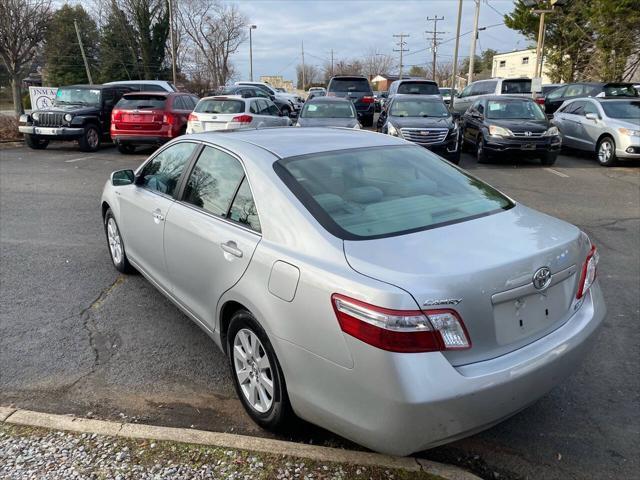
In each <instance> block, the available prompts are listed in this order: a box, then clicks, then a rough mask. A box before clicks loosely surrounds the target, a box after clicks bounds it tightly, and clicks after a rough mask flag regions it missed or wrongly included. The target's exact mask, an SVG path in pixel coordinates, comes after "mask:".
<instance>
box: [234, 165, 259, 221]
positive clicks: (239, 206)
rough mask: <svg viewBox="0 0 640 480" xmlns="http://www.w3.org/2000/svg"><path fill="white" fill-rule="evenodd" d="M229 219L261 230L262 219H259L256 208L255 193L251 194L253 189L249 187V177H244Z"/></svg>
mask: <svg viewBox="0 0 640 480" xmlns="http://www.w3.org/2000/svg"><path fill="white" fill-rule="evenodd" d="M229 219H230V220H233V221H234V222H238V223H240V224H242V225H244V226H245V227H248V228H250V229H251V230H255V231H256V232H260V231H261V229H260V220H259V219H258V211H257V210H256V204H255V203H254V201H253V195H251V189H250V188H249V182H247V177H244V179H243V180H242V184H240V188H239V189H238V193H236V197H235V198H234V199H233V203H232V204H231V209H230V210H229Z"/></svg>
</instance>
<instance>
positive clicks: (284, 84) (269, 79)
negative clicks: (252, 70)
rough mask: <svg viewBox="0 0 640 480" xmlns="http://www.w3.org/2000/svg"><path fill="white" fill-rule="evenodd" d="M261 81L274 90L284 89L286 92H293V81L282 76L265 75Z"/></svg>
mask: <svg viewBox="0 0 640 480" xmlns="http://www.w3.org/2000/svg"><path fill="white" fill-rule="evenodd" d="M260 81H261V82H264V83H268V84H269V85H271V86H272V87H273V88H284V89H285V90H286V91H288V92H290V91H293V90H294V88H293V80H285V79H284V78H283V77H282V75H263V76H262V77H260Z"/></svg>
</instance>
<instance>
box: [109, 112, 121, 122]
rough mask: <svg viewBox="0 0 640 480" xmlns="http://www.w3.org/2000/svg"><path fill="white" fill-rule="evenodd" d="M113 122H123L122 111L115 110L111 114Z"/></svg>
mask: <svg viewBox="0 0 640 480" xmlns="http://www.w3.org/2000/svg"><path fill="white" fill-rule="evenodd" d="M111 121H112V122H121V121H122V110H113V111H112V112H111Z"/></svg>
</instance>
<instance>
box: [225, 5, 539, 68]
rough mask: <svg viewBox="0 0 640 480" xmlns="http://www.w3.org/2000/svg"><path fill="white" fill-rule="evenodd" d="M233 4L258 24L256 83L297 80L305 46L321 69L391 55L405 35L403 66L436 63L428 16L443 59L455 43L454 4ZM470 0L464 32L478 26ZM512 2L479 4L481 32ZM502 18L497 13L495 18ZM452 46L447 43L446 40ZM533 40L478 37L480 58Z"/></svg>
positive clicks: (243, 63) (243, 56) (466, 39)
mask: <svg viewBox="0 0 640 480" xmlns="http://www.w3.org/2000/svg"><path fill="white" fill-rule="evenodd" d="M225 1H226V2H227V3H235V4H237V5H238V6H239V8H240V10H241V11H242V12H243V13H244V14H245V15H247V17H248V18H249V20H250V22H251V23H253V24H256V25H257V27H258V28H257V29H256V30H253V71H254V79H256V80H257V79H258V78H259V77H260V75H283V76H284V77H285V79H290V80H293V79H294V78H295V66H296V65H297V64H298V63H300V49H301V42H302V41H304V50H305V63H313V64H315V65H318V66H321V65H322V64H323V62H324V60H325V59H328V58H329V57H330V50H331V49H332V48H333V49H334V51H335V53H334V57H335V59H336V60H337V59H341V58H353V57H357V56H359V55H361V54H363V53H364V52H366V51H367V49H368V48H370V47H373V48H376V49H377V50H378V52H380V53H385V54H390V55H391V54H393V55H394V56H396V57H397V55H398V53H394V52H393V49H394V48H397V47H396V46H395V45H394V42H395V41H397V39H394V38H393V37H392V35H393V34H397V33H408V34H410V35H411V36H410V37H409V38H407V39H406V42H407V46H406V48H408V49H409V52H407V53H406V54H405V61H404V63H405V65H406V66H407V67H406V68H407V69H408V68H410V66H411V65H420V66H424V65H425V64H426V63H427V62H431V50H430V49H427V40H426V38H427V35H426V34H425V33H424V32H425V30H433V22H427V17H431V18H433V17H434V16H436V15H437V16H438V17H442V16H444V17H445V18H444V20H443V21H440V22H438V30H439V31H443V32H447V33H443V34H441V37H442V38H443V40H444V42H443V44H442V45H441V46H440V47H439V48H438V58H439V59H441V60H442V61H446V60H449V61H451V60H452V59H453V49H454V45H455V40H454V37H455V32H456V17H457V6H458V1H457V0H225ZM474 5H475V2H474V1H473V0H464V3H463V7H462V24H461V27H460V32H461V34H464V33H466V32H469V31H470V30H472V28H473V16H474V10H475V8H474ZM513 6H514V2H513V1H512V0H481V4H480V22H479V26H480V27H489V26H491V25H496V24H501V23H503V21H504V20H503V17H502V15H501V14H504V13H509V12H510V11H511V10H512V9H513ZM498 12H499V13H498ZM447 40H449V41H447ZM470 41H471V35H469V34H467V35H465V36H463V37H461V39H460V54H459V55H460V57H461V58H464V57H468V56H469V49H470ZM527 46H529V42H528V41H527V40H526V39H525V38H524V37H522V36H521V35H519V34H518V33H516V32H514V31H512V30H510V29H508V28H507V27H505V26H504V25H498V26H494V27H491V28H488V29H487V30H486V31H481V32H480V34H479V42H478V43H477V44H476V52H477V53H478V54H479V53H481V52H482V50H486V49H487V48H493V49H495V50H498V51H499V52H506V51H511V50H514V49H521V48H526V47H527ZM233 62H234V64H235V65H236V67H237V69H238V71H239V74H240V76H241V77H242V78H243V79H248V78H249V42H248V41H247V42H246V43H245V44H243V45H241V46H240V49H239V50H238V53H237V54H236V55H235V56H234V57H233Z"/></svg>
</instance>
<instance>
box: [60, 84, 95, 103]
mask: <svg viewBox="0 0 640 480" xmlns="http://www.w3.org/2000/svg"><path fill="white" fill-rule="evenodd" d="M56 103H57V104H61V105H74V104H75V105H100V90H93V89H89V88H59V89H58V91H57V93H56Z"/></svg>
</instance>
